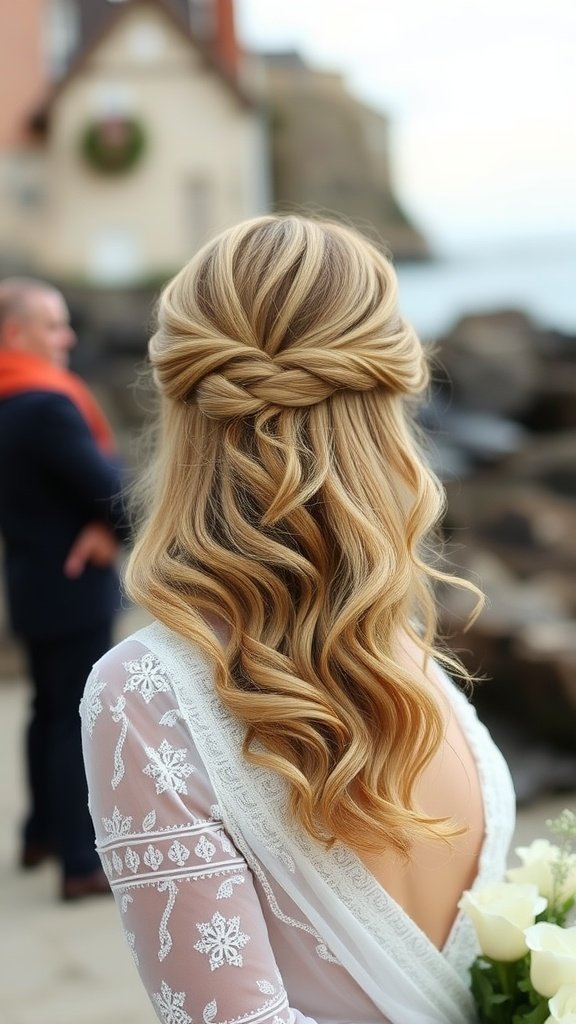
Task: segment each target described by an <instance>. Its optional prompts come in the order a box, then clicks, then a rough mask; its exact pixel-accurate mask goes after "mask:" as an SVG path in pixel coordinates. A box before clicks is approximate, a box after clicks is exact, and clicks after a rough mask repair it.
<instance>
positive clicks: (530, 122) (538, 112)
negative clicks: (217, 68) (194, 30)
mask: <svg viewBox="0 0 576 1024" xmlns="http://www.w3.org/2000/svg"><path fill="white" fill-rule="evenodd" d="M236 11H237V23H238V31H239V35H240V37H241V39H242V40H243V42H244V43H245V44H247V45H249V46H251V47H255V48H266V49H288V48H297V49H298V50H300V51H301V53H302V54H303V56H305V57H306V58H307V59H308V60H309V61H310V62H311V63H313V64H316V65H318V66H319V67H326V68H331V69H334V68H336V69H340V70H342V71H343V72H344V73H345V75H346V77H347V80H348V82H349V84H350V87H351V89H352V91H353V92H355V93H356V94H357V95H359V96H360V97H361V98H363V99H365V100H367V101H368V102H370V103H371V104H372V105H373V106H375V107H377V108H379V109H382V110H383V111H385V112H387V113H388V114H389V115H390V117H391V119H392V143H393V153H392V155H393V168H394V173H395V177H396V180H397V182H398V186H399V192H400V195H401V198H403V199H404V201H405V203H406V204H407V206H408V208H409V209H410V210H411V211H412V212H413V214H415V216H416V217H417V218H418V220H419V221H420V223H421V224H422V225H423V227H424V228H425V229H426V230H427V231H428V232H430V233H431V234H432V236H433V237H434V238H435V239H436V240H437V242H439V243H440V244H442V243H443V244H444V245H445V246H447V247H450V248H452V247H455V248H460V247H462V246H466V247H467V246H470V245H475V244H479V243H488V242H491V241H494V240H498V241H500V240H502V241H507V240H514V239H527V240H528V239H529V240H536V239H538V238H540V239H550V240H552V239H554V238H555V237H557V236H560V237H561V236H568V237H574V238H575V239H576V0H394V2H392V0H283V2H276V0H236Z"/></svg>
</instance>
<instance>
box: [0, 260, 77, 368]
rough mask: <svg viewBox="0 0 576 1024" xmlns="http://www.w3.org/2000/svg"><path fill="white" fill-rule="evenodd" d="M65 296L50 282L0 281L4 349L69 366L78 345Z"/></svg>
mask: <svg viewBox="0 0 576 1024" xmlns="http://www.w3.org/2000/svg"><path fill="white" fill-rule="evenodd" d="M75 340H76V338H75V335H74V332H73V330H72V329H71V327H70V315H69V313H68V307H67V306H66V303H65V301H64V298H63V296H62V295H61V294H60V292H59V291H57V289H56V288H53V287H52V286H51V285H49V284H48V283H47V282H44V281H37V280H35V279H34V278H28V277H10V278H5V280H4V281H0V346H1V347H3V348H7V349H10V350H12V351H17V352H28V353H30V354H32V355H36V356H40V357H41V358H42V359H46V360H47V361H48V362H50V363H53V364H54V365H56V366H62V367H66V366H67V365H68V357H69V352H70V349H71V347H72V345H73V344H74V343H75Z"/></svg>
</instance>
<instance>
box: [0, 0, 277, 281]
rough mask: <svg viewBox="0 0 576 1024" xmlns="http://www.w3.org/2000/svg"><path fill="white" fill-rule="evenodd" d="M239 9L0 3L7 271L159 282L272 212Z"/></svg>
mask: <svg viewBox="0 0 576 1024" xmlns="http://www.w3.org/2000/svg"><path fill="white" fill-rule="evenodd" d="M239 64H240V54H239V51H238V47H237V45H236V39H235V35H234V20H233V6H232V0H28V2H27V3H19V4H14V5H12V4H1V5H0V87H1V88H2V96H3V110H2V116H1V118H0V271H2V270H8V271H10V272H13V271H14V270H31V271H34V272H36V273H39V274H43V275H45V276H48V277H51V278H55V279H58V280H61V281H69V282H78V283H88V284H93V285H107V284H112V283H113V284H116V285H118V284H129V283H136V282H138V283H143V282H146V281H153V280H155V279H158V278H162V277H165V276H166V275H167V274H168V273H170V272H172V271H173V270H174V269H175V268H177V267H178V266H180V265H181V264H182V263H183V262H184V261H185V260H186V259H188V258H189V256H190V254H191V253H192V252H194V250H195V249H197V248H198V246H199V245H200V244H202V243H203V242H204V241H205V240H206V239H207V238H208V237H209V236H211V235H213V234H214V233H215V232H217V231H219V230H222V229H224V228H225V227H227V226H228V225H230V224H232V223H234V222H235V221H237V220H241V219H243V218H245V217H248V216H252V215H254V214H256V213H259V212H261V211H262V210H263V209H264V208H266V206H267V204H268V199H269V196H268V157H267V153H266V147H265V137H264V127H263V120H262V117H261V114H260V111H259V109H258V107H257V105H256V104H255V103H254V102H253V100H251V99H250V97H249V96H248V95H247V94H246V92H245V91H244V90H243V89H242V87H241V85H240V75H239Z"/></svg>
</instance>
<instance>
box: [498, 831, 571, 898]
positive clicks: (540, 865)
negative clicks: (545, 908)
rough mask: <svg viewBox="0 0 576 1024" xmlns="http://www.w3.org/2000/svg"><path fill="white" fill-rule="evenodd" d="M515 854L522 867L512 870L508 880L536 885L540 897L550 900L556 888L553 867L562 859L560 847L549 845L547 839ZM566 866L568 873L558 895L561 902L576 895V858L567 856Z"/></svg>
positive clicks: (535, 841) (524, 847)
mask: <svg viewBox="0 0 576 1024" xmlns="http://www.w3.org/2000/svg"><path fill="white" fill-rule="evenodd" d="M515 852H516V853H517V854H518V856H519V858H520V860H521V861H522V866H521V867H519V868H510V870H509V871H507V872H506V878H508V879H509V880H510V881H511V882H518V883H520V884H521V883H526V884H532V885H535V886H537V888H538V892H539V893H540V895H541V896H545V897H546V899H547V900H550V899H551V898H552V893H553V888H554V880H553V875H552V865H553V864H554V863H555V862H557V861H558V858H559V857H560V847H558V846H555V845H554V843H549V842H548V840H547V839H535V840H534V842H533V843H531V844H530V846H519V847H518V848H517V850H516V851H515ZM565 864H566V867H567V872H568V873H567V876H566V879H565V881H564V882H563V883H562V886H561V888H560V891H559V893H558V898H559V899H560V901H561V902H563V901H564V900H567V899H569V898H570V897H571V896H574V894H576V856H574V855H572V856H567V857H566V858H565Z"/></svg>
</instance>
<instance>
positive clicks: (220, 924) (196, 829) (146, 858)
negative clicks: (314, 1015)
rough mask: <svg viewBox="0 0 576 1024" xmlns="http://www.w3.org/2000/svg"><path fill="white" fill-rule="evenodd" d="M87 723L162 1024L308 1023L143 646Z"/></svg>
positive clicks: (94, 699)
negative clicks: (290, 996) (293, 1004)
mask: <svg viewBox="0 0 576 1024" xmlns="http://www.w3.org/2000/svg"><path fill="white" fill-rule="evenodd" d="M81 715H82V728H83V742H84V756H85V762H86V771H87V776H88V783H89V790H90V810H91V813H92V818H93V820H94V826H95V830H96V841H97V847H98V851H99V853H100V857H101V860H102V864H103V867H104V870H105V871H106V874H107V876H108V878H109V880H110V884H111V887H112V890H113V892H114V896H115V899H116V903H117V905H118V909H119V912H120V915H121V919H122V923H123V926H124V931H125V934H126V939H127V941H128V944H129V946H130V949H131V952H132V956H133V958H134V961H135V963H136V966H137V967H138V970H139V972H140V975H141V978H142V981H143V983H144V985H145V987H146V990H147V992H148V994H149V996H150V999H151V1001H152V1004H153V1006H154V1009H155V1011H156V1015H157V1017H158V1019H159V1020H160V1021H162V1022H163V1024H192V1022H193V1024H218V1022H222V1024H224V1022H226V1024H248V1022H255V1024H256V1022H258V1024H291V1021H300V1022H303V1021H309V1018H307V1017H304V1016H303V1015H302V1014H300V1013H299V1012H298V1011H296V1010H294V1009H291V1008H289V1007H288V1000H287V996H286V992H285V989H284V985H283V983H282V979H281V977H280V974H279V972H278V969H277V967H276V963H275V959H274V954H273V951H272V949H271V946H270V942H269V939H268V933H267V929H266V924H265V921H264V918H263V915H262V910H261V907H260V903H259V900H258V896H257V893H256V891H255V889H254V885H253V882H252V877H251V873H250V871H249V869H248V867H247V865H246V862H245V860H244V859H243V857H242V856H240V855H239V853H238V852H237V850H236V849H235V848H234V846H233V844H232V842H231V841H230V839H229V837H228V835H227V834H226V832H225V830H224V828H223V825H222V820H221V816H220V811H219V808H218V806H217V805H216V799H215V795H214V790H213V789H212V786H211V784H210V781H209V778H208V776H207V773H206V771H205V768H204V765H203V763H202V761H201V759H200V757H199V754H198V752H197V750H196V748H195V747H194V744H193V741H192V737H191V735H190V733H189V730H188V729H187V727H186V725H185V723H184V722H183V720H182V718H181V716H180V713H179V710H178V706H177V702H176V698H175V696H174V693H173V691H172V688H171V685H170V681H169V678H168V675H167V673H166V671H165V669H164V668H163V666H162V664H161V663H160V662H159V661H158V659H157V658H156V656H155V655H154V654H153V653H152V652H150V651H148V650H147V649H146V648H145V647H143V646H142V644H140V643H139V642H138V641H136V640H129V641H125V642H124V643H123V644H121V645H119V647H117V648H115V649H114V650H113V651H111V652H110V654H109V655H107V656H106V657H105V658H104V659H102V661H101V662H99V664H98V665H97V666H96V667H95V669H94V670H93V672H92V673H91V675H90V677H89V679H88V682H87V685H86V690H85V693H84V698H83V701H82V706H81ZM311 1024H314V1022H311Z"/></svg>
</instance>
